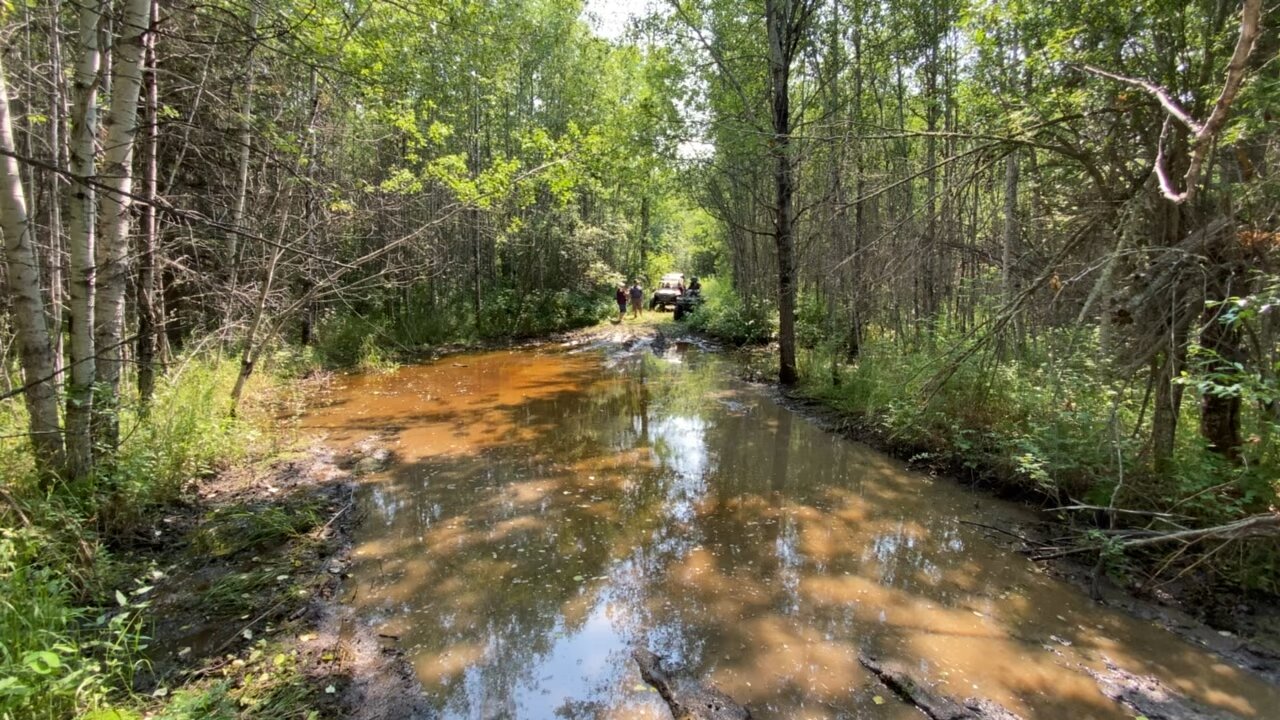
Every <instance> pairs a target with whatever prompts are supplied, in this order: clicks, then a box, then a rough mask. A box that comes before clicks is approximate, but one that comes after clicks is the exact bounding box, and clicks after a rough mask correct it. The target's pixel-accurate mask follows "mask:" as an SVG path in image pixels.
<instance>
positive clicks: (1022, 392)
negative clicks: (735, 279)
mask: <svg viewBox="0 0 1280 720" xmlns="http://www.w3.org/2000/svg"><path fill="white" fill-rule="evenodd" d="M960 340H961V338H960V337H958V336H957V337H950V336H948V335H947V334H946V332H945V331H944V332H942V333H939V335H938V336H935V337H932V338H923V339H921V340H920V341H918V342H911V341H906V340H903V339H896V338H893V337H891V336H889V335H875V334H871V335H870V336H869V337H868V338H866V339H865V340H864V342H863V343H862V345H861V348H860V354H859V356H858V357H857V359H856V361H855V362H853V363H851V364H845V363H843V362H834V360H835V359H836V358H839V359H840V360H843V357H842V356H843V352H844V351H843V348H835V347H832V346H829V345H827V346H824V345H821V344H819V345H818V346H816V347H815V348H814V349H812V350H810V351H808V352H807V353H806V354H805V355H804V356H803V360H804V367H803V370H804V372H803V377H804V385H803V387H802V390H803V392H804V393H805V394H806V395H807V396H809V397H811V398H813V399H814V400H816V401H818V402H820V403H821V404H823V405H826V406H828V407H831V408H833V409H835V410H837V411H839V412H840V413H842V414H844V415H845V416H847V417H850V418H851V419H852V420H853V421H854V422H855V423H856V424H857V425H858V426H860V427H861V429H862V431H863V432H864V433H865V434H868V435H872V436H874V437H875V438H876V440H877V441H878V442H879V444H881V445H885V446H887V447H889V448H891V449H893V450H895V451H897V452H898V453H899V454H901V455H903V456H904V457H908V458H910V459H913V460H916V461H920V462H924V463H928V464H934V465H937V466H939V467H943V468H945V469H947V470H948V471H952V472H956V473H957V474H960V475H962V476H963V475H968V476H970V477H971V478H973V479H976V480H982V481H985V482H988V483H994V484H997V485H1000V486H1002V487H1003V488H1004V489H1005V490H1007V491H1011V492H1013V493H1015V494H1021V495H1033V496H1038V497H1040V498H1043V502H1044V503H1045V504H1048V505H1076V504H1082V505H1091V506H1100V507H1103V508H1105V507H1109V506H1112V504H1113V503H1114V507H1117V508H1123V509H1126V510H1134V511H1139V512H1158V513H1169V514H1170V515H1171V519H1174V520H1175V521H1176V522H1178V523H1180V524H1183V525H1186V526H1188V527H1203V526H1210V525H1216V524H1221V523H1225V522H1229V521H1231V520H1235V519H1239V518H1241V517H1243V516H1245V515H1248V514H1250V513H1254V512H1265V511H1266V510H1267V508H1268V507H1271V506H1273V505H1274V504H1275V503H1276V501H1277V486H1276V478H1277V477H1280V463H1278V462H1277V458H1276V456H1275V455H1274V453H1270V452H1255V453H1253V454H1252V455H1251V456H1250V457H1247V459H1246V460H1247V461H1246V462H1244V463H1241V464H1230V463H1228V462H1226V461H1225V460H1223V459H1222V458H1220V457H1219V456H1218V455H1216V454H1214V453H1212V452H1209V451H1207V449H1206V447H1205V445H1204V442H1203V440H1202V439H1201V438H1200V436H1199V434H1198V417H1197V409H1198V403H1197V402H1196V399H1195V397H1194V396H1192V394H1191V393H1188V395H1187V397H1186V398H1184V400H1183V403H1182V416H1181V417H1180V419H1179V423H1178V437H1177V444H1176V452H1175V456H1174V459H1173V462H1172V463H1171V465H1170V467H1169V468H1168V470H1167V471H1166V472H1163V473H1157V472H1156V471H1155V469H1154V467H1153V464H1152V459H1151V455H1150V447H1149V445H1148V443H1147V441H1146V433H1145V432H1144V431H1143V430H1142V426H1143V423H1145V422H1149V419H1150V408H1149V406H1148V407H1145V408H1144V403H1149V398H1147V397H1145V387H1144V385H1143V384H1142V383H1125V382H1119V381H1117V382H1111V383H1109V382H1105V381H1100V380H1099V378H1106V377H1108V376H1109V373H1108V372H1107V368H1104V367H1100V366H1099V360H1098V359H1097V358H1096V356H1095V355H1093V354H1091V352H1090V351H1087V350H1086V349H1092V348H1096V342H1094V341H1093V339H1092V338H1089V337H1077V336H1073V335H1072V334H1071V333H1067V332H1060V333H1057V334H1049V335H1046V336H1044V337H1041V338H1040V339H1039V340H1038V343H1037V345H1036V346H1034V347H1030V348H1027V349H1024V350H1022V351H1021V352H1018V353H1009V355H1010V357H1006V358H1005V359H1003V360H998V359H997V358H996V356H995V354H993V353H987V354H982V353H979V354H975V355H973V356H972V357H969V358H967V359H964V360H962V361H960V362H959V363H958V364H955V356H954V355H953V354H952V352H951V350H952V349H953V348H954V347H956V346H957V343H958V342H959V341H960ZM944 368H947V369H951V370H954V372H952V373H951V374H949V375H946V374H940V372H941V371H942V370H943V369H944ZM940 378H945V382H939V380H940ZM1246 412H1248V410H1247V409H1246ZM1262 422H1263V421H1262V419H1261V418H1258V417H1251V418H1249V419H1248V420H1247V423H1246V424H1247V425H1248V424H1252V425H1254V426H1255V427H1256V433H1255V437H1257V435H1259V434H1260V435H1263V436H1266V435H1270V434H1273V433H1274V431H1275V428H1271V427H1263V426H1261V425H1260V423H1262ZM1077 517H1078V518H1079V519H1081V520H1083V521H1085V522H1086V524H1087V523H1088V522H1091V521H1094V520H1096V519H1097V513H1093V514H1084V515H1078V516H1077ZM1137 518H1144V520H1143V521H1144V522H1145V519H1149V516H1129V517H1128V519H1127V522H1130V523H1131V522H1134V521H1135V520H1136V519H1137ZM1159 529H1165V530H1168V529H1172V528H1171V527H1170V526H1168V525H1165V526H1162V527H1161V528H1159ZM1225 555H1226V554H1224V556H1223V557H1219V558H1217V559H1216V564H1215V565H1214V569H1215V570H1216V571H1218V573H1219V574H1220V576H1221V577H1222V578H1223V579H1225V580H1227V581H1228V582H1230V583H1231V584H1234V585H1238V586H1241V587H1248V588H1257V589H1261V590H1265V591H1267V592H1275V591H1277V590H1280V586H1277V581H1278V579H1277V576H1276V575H1275V574H1274V573H1271V572H1270V569H1271V568H1273V566H1274V564H1275V562H1276V559H1277V558H1280V552H1277V548H1276V547H1269V546H1267V544H1266V543H1259V544H1257V545H1255V546H1254V547H1253V548H1252V549H1250V550H1249V551H1248V552H1240V553H1236V554H1235V555H1234V556H1231V557H1226V556H1225ZM1188 557H1189V559H1190V556H1188Z"/></svg>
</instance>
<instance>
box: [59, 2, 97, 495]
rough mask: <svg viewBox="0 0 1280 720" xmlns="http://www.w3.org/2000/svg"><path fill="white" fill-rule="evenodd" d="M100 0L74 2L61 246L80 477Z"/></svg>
mask: <svg viewBox="0 0 1280 720" xmlns="http://www.w3.org/2000/svg"><path fill="white" fill-rule="evenodd" d="M102 6H103V3H102V0H85V2H83V4H81V5H80V23H79V35H78V39H77V45H76V52H77V54H78V58H77V61H76V68H75V80H74V90H73V92H72V96H73V97H72V108H71V141H70V148H69V149H70V159H71V178H72V181H71V186H70V189H69V192H70V195H71V197H70V198H69V201H68V206H69V209H70V213H69V226H68V237H67V251H68V254H69V256H70V262H71V280H70V286H71V287H70V289H71V292H70V295H71V302H70V307H69V308H68V310H69V313H68V314H69V318H68V320H69V325H70V333H71V343H70V345H71V382H70V383H69V384H68V386H67V418H66V436H67V443H66V451H67V454H66V474H67V476H68V477H70V478H72V479H78V478H82V477H84V476H86V475H88V474H89V471H90V470H91V469H92V468H93V441H92V439H91V437H90V423H91V418H92V414H93V383H94V378H95V373H96V363H95V358H94V347H93V317H94V287H95V279H94V264H93V263H94V259H93V256H94V239H95V237H94V236H95V228H94V226H95V217H96V212H95V202H94V189H93V182H95V180H96V177H95V175H96V162H95V154H94V152H95V151H94V140H95V138H96V137H97V134H98V72H99V69H100V65H101V63H102V52H101V50H100V48H99V47H98V25H99V24H100V22H101V19H102V12H101V11H102Z"/></svg>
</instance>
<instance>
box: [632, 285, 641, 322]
mask: <svg viewBox="0 0 1280 720" xmlns="http://www.w3.org/2000/svg"><path fill="white" fill-rule="evenodd" d="M643 305H644V288H642V287H640V281H639V280H636V281H635V284H633V285H632V286H631V317H633V318H638V317H640V313H641V309H640V308H641V306H643Z"/></svg>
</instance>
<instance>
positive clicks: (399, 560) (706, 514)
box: [309, 346, 1280, 720]
mask: <svg viewBox="0 0 1280 720" xmlns="http://www.w3.org/2000/svg"><path fill="white" fill-rule="evenodd" d="M724 362H725V361H723V360H721V359H719V358H717V357H715V356H714V355H711V354H706V353H701V352H699V351H697V350H696V349H690V348H684V347H673V348H670V349H667V350H665V351H664V352H663V353H661V355H659V354H657V353H654V352H652V351H651V350H650V349H649V348H646V347H643V346H641V347H638V348H633V349H632V350H629V351H628V350H623V349H621V348H619V347H616V346H614V347H612V348H609V347H605V348H603V349H601V348H597V349H587V350H583V349H578V350H570V349H567V348H559V347H546V348H543V349H540V350H532V351H531V350H522V351H516V352H497V353H489V354H480V355H468V356H462V357H458V358H451V359H447V360H444V361H441V362H438V363H435V364H432V365H425V366H418V367H409V368H404V369H402V370H400V371H398V372H395V373H392V374H389V375H381V376H368V377H353V378H349V379H346V380H344V381H342V382H341V383H340V384H339V386H338V387H336V388H335V389H334V390H333V391H332V392H331V394H330V396H329V397H327V398H326V399H325V405H324V406H323V407H321V408H320V409H317V410H316V411H315V412H314V413H313V414H312V415H311V417H310V419H309V424H310V425H311V426H312V427H313V428H314V429H315V430H316V431H318V432H323V433H326V434H327V435H328V436H329V438H330V440H331V441H332V442H336V443H344V442H345V443H359V442H362V441H367V440H368V439H369V438H370V437H374V436H377V437H378V438H380V440H379V442H382V443H384V444H385V446H387V447H389V448H391V450H392V451H393V452H394V453H395V457H396V461H395V463H394V464H392V466H391V467H389V468H388V469H387V470H386V471H384V472H379V473H375V474H372V475H368V476H365V482H364V483H363V484H362V488H361V492H360V498H361V499H360V503H361V507H362V510H363V512H365V513H366V517H365V519H364V521H363V523H362V526H361V529H360V530H359V532H358V536H357V547H356V561H355V563H354V565H353V570H352V573H353V578H352V579H351V580H350V581H348V593H349V595H348V598H349V601H350V602H352V603H354V604H355V606H356V607H357V609H358V611H359V612H360V613H361V614H363V615H364V616H365V617H366V618H367V619H368V620H369V621H371V622H373V623H374V624H375V625H376V626H377V629H378V631H379V632H381V633H383V634H385V635H387V636H394V637H395V638H397V644H398V646H399V647H400V648H401V649H402V650H403V651H404V652H405V654H406V656H407V657H408V658H409V659H410V660H411V661H412V663H413V666H414V667H415V668H416V671H417V675H418V677H419V678H420V680H421V681H422V684H423V686H424V687H425V688H426V691H427V693H428V694H429V697H430V704H431V706H432V707H433V708H434V710H435V716H436V717H441V718H484V719H488V718H601V719H604V718H663V717H670V715H669V713H668V711H667V710H666V708H665V706H663V705H662V704H661V702H660V700H659V699H658V698H657V696H656V695H655V694H654V693H653V692H652V691H650V690H649V689H648V688H647V687H646V686H644V684H643V683H642V681H641V679H640V677H639V673H638V672H637V670H636V669H635V666H634V663H633V662H632V661H631V660H630V649H631V648H632V647H633V646H635V645H638V644H643V645H647V646H648V647H650V648H651V649H653V650H655V651H656V652H658V653H659V654H661V655H663V656H665V657H667V658H668V659H669V661H671V662H674V663H676V664H679V665H681V666H683V667H685V668H688V669H690V670H691V671H692V672H694V673H696V674H697V675H699V676H701V677H704V678H708V679H710V680H712V681H714V682H715V683H716V684H717V685H718V686H719V687H720V688H721V689H723V690H725V691H726V692H728V693H729V694H730V695H732V696H733V697H735V698H736V699H738V700H739V701H740V702H743V703H745V704H747V705H748V706H749V707H751V709H752V710H753V712H754V713H755V715H756V717H759V718H878V719H879V718H890V719H893V718H918V717H920V716H919V714H918V713H917V711H916V710H915V709H914V708H911V707H910V706H908V705H906V704H903V703H901V702H899V701H898V700H897V699H896V698H895V697H894V696H893V695H892V694H891V693H888V692H886V691H885V690H884V689H883V688H882V687H880V686H878V685H877V684H876V683H875V682H873V678H872V677H870V676H869V675H868V674H867V673H866V672H865V671H864V670H863V669H862V668H861V667H860V665H859V664H858V660H857V652H858V650H859V649H862V650H867V651H870V652H873V653H876V654H879V655H882V656H884V657H888V658H893V659H897V660H900V661H902V662H905V663H907V664H908V665H910V666H911V667H913V668H916V669H917V670H918V671H919V673H920V674H921V675H922V676H925V677H928V678H930V679H931V680H936V681H939V682H940V685H939V686H938V689H939V690H940V691H942V692H945V693H947V694H951V695H954V696H958V697H965V696H984V697H987V698H990V699H993V700H995V701H997V702H1000V703H1002V704H1004V705H1005V706H1006V707H1008V708H1009V709H1011V710H1014V711H1016V712H1018V713H1020V714H1022V715H1023V716H1024V717H1028V718H1064V719H1066V718H1070V719H1072V720H1077V719H1082V718H1126V717H1131V716H1132V713H1128V712H1124V711H1123V710H1122V709H1121V708H1120V707H1119V706H1117V705H1115V704H1113V703H1112V702H1111V701H1109V700H1107V699H1105V698H1104V697H1103V696H1102V695H1101V694H1100V693H1099V692H1098V690H1097V688H1096V685H1095V683H1094V682H1093V680H1092V679H1091V678H1090V677H1089V676H1088V675H1087V674H1085V673H1084V672H1083V671H1082V670H1081V666H1089V667H1095V668H1099V667H1102V665H1103V663H1104V661H1105V660H1106V659H1109V660H1111V661H1113V662H1115V663H1117V664H1119V665H1120V666H1121V667H1124V668H1126V669H1128V670H1130V671H1133V672H1137V673H1150V674H1154V675H1157V676H1159V677H1160V678H1162V679H1164V680H1165V681H1166V682H1167V683H1169V684H1171V685H1173V686H1175V687H1177V688H1179V689H1181V690H1182V691H1183V692H1185V693H1187V694H1189V695H1191V696H1193V697H1194V698H1196V699H1198V700H1200V701H1201V702H1204V703H1207V704H1210V705H1213V706H1216V707H1218V708H1221V709H1223V710H1227V711H1231V712H1234V713H1236V714H1239V715H1241V716H1245V717H1257V718H1263V717H1276V715H1275V714H1274V713H1275V712H1276V710H1275V708H1277V707H1280V692H1278V691H1277V690H1276V689H1274V688H1271V687H1270V686H1267V685H1264V684H1262V683H1260V682H1258V681H1256V680H1254V679H1252V678H1251V677H1250V676H1247V675H1245V674H1244V673H1242V672H1241V671H1239V670H1237V669H1235V668H1233V667H1231V666H1229V665H1227V664H1225V663H1223V662H1222V661H1220V660H1217V659H1216V658H1215V657H1213V656H1211V655H1209V654H1207V653H1204V652H1202V651H1200V650H1198V649H1197V648H1195V647H1193V646H1191V645H1189V644H1187V643H1185V642H1183V641H1181V640H1179V639H1177V638H1176V637H1174V636H1172V635H1171V634H1168V633H1167V632H1165V631H1163V630H1160V629H1158V628H1155V627H1153V626H1151V625H1148V624H1144V623H1142V622H1140V621H1137V620H1134V619H1132V618H1130V617H1128V616H1124V615H1120V614H1116V613H1112V612H1109V611H1106V610H1105V609H1100V608H1098V607H1096V606H1094V605H1093V604H1092V603H1091V602H1090V601H1089V600H1088V599H1087V598H1086V597H1084V596H1082V595H1081V594H1080V593H1078V592H1077V591H1075V590H1074V589H1072V588H1070V587H1068V586H1066V585H1063V584H1061V583H1059V582H1057V581H1055V580H1053V579H1051V578H1048V577H1046V576H1045V575H1043V574H1041V573H1040V572H1038V571H1037V568H1036V567H1035V566H1034V565H1032V564H1031V563H1029V562H1028V561H1026V560H1025V559H1023V558H1022V557H1019V556H1017V555H1014V554H1011V553H1009V552H1007V551H1006V550H1004V549H1002V548H1000V547H998V546H997V545H996V544H995V543H994V542H993V541H992V540H991V539H989V538H988V537H986V536H985V535H984V534H983V532H982V531H981V530H980V529H978V528H975V527H973V526H970V525H966V524H963V523H962V522H961V521H962V520H976V521H982V522H985V523H989V524H993V525H1006V524H1009V523H1015V522H1019V521H1024V520H1026V519H1027V518H1025V517H1024V516H1022V515H1021V514H1020V513H1021V511H1020V510H1018V509H1017V508H1014V507H1011V506H1008V505H1005V504H1002V503H999V502H996V501H993V500H991V499H989V498H985V497H983V496H981V495H978V494H974V493H971V492H969V491H967V490H965V489H963V488H961V487H959V486H957V485H956V484H954V483H951V482H949V481H946V480H934V479H930V478H928V477H925V476H922V475H920V474H918V473H915V472H912V471H910V470H907V469H905V468H904V467H903V466H902V465H901V464H899V463H898V462H896V461H894V460H892V459H890V458H888V457H886V456H884V455H882V454H879V453H877V452H875V451H872V450H870V449H868V448H866V447H864V446H861V445H859V444H856V443H852V442H848V441H846V440H843V439H840V438H837V437H835V436H833V435H831V434H829V433H826V432H824V431H822V430H819V429H818V428H816V427H815V426H813V425H812V424H811V423H810V422H808V421H807V420H805V419H804V418H802V417H800V416H797V415H795V414H793V413H792V412H790V411H788V410H785V409H782V408H780V407H779V406H777V405H776V404H775V403H774V402H772V401H771V400H770V399H769V398H768V396H767V395H766V394H765V393H764V392H762V391H761V390H759V389H756V388H753V387H750V386H747V385H744V384H741V383H739V382H737V381H735V380H733V379H732V378H731V375H730V373H729V372H728V371H727V369H726V367H725V366H724Z"/></svg>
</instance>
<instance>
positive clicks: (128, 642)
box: [0, 528, 146, 720]
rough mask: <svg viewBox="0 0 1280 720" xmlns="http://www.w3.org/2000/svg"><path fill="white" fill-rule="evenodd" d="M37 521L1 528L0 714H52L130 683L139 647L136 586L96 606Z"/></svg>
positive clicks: (97, 700)
mask: <svg viewBox="0 0 1280 720" xmlns="http://www.w3.org/2000/svg"><path fill="white" fill-rule="evenodd" d="M49 545H50V538H48V537H46V536H44V534H43V533H41V532H40V531H39V530H38V529H34V528H24V529H13V528H0V718H2V719H3V720H19V719H21V720H43V719H45V718H48V719H49V720H56V719H59V718H66V717H70V716H72V715H75V714H76V713H78V712H81V711H84V710H86V709H90V708H94V707H98V706H100V705H102V704H103V703H104V702H105V701H106V699H107V698H108V697H109V696H110V695H112V694H113V693H115V692H118V691H119V689H120V688H128V687H129V686H130V684H131V683H132V681H133V674H134V671H135V670H136V669H137V668H138V667H139V665H140V663H141V651H142V649H143V645H142V636H141V634H140V632H139V629H140V617H139V614H138V611H139V610H140V609H142V608H143V607H145V603H144V602H141V601H139V600H138V596H139V595H143V594H145V590H146V589H145V588H143V589H141V590H139V591H136V593H133V594H130V595H125V594H124V593H118V594H117V597H118V605H119V607H117V608H111V609H106V610H103V611H94V610H92V609H91V608H88V607H82V606H80V605H78V604H77V603H76V601H75V588H74V587H73V583H72V582H71V579H70V578H69V576H68V574H67V573H65V572H63V571H62V568H60V567H59V565H58V563H56V562H54V563H52V564H51V563H50V562H49V561H50V558H49V555H48V549H49Z"/></svg>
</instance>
